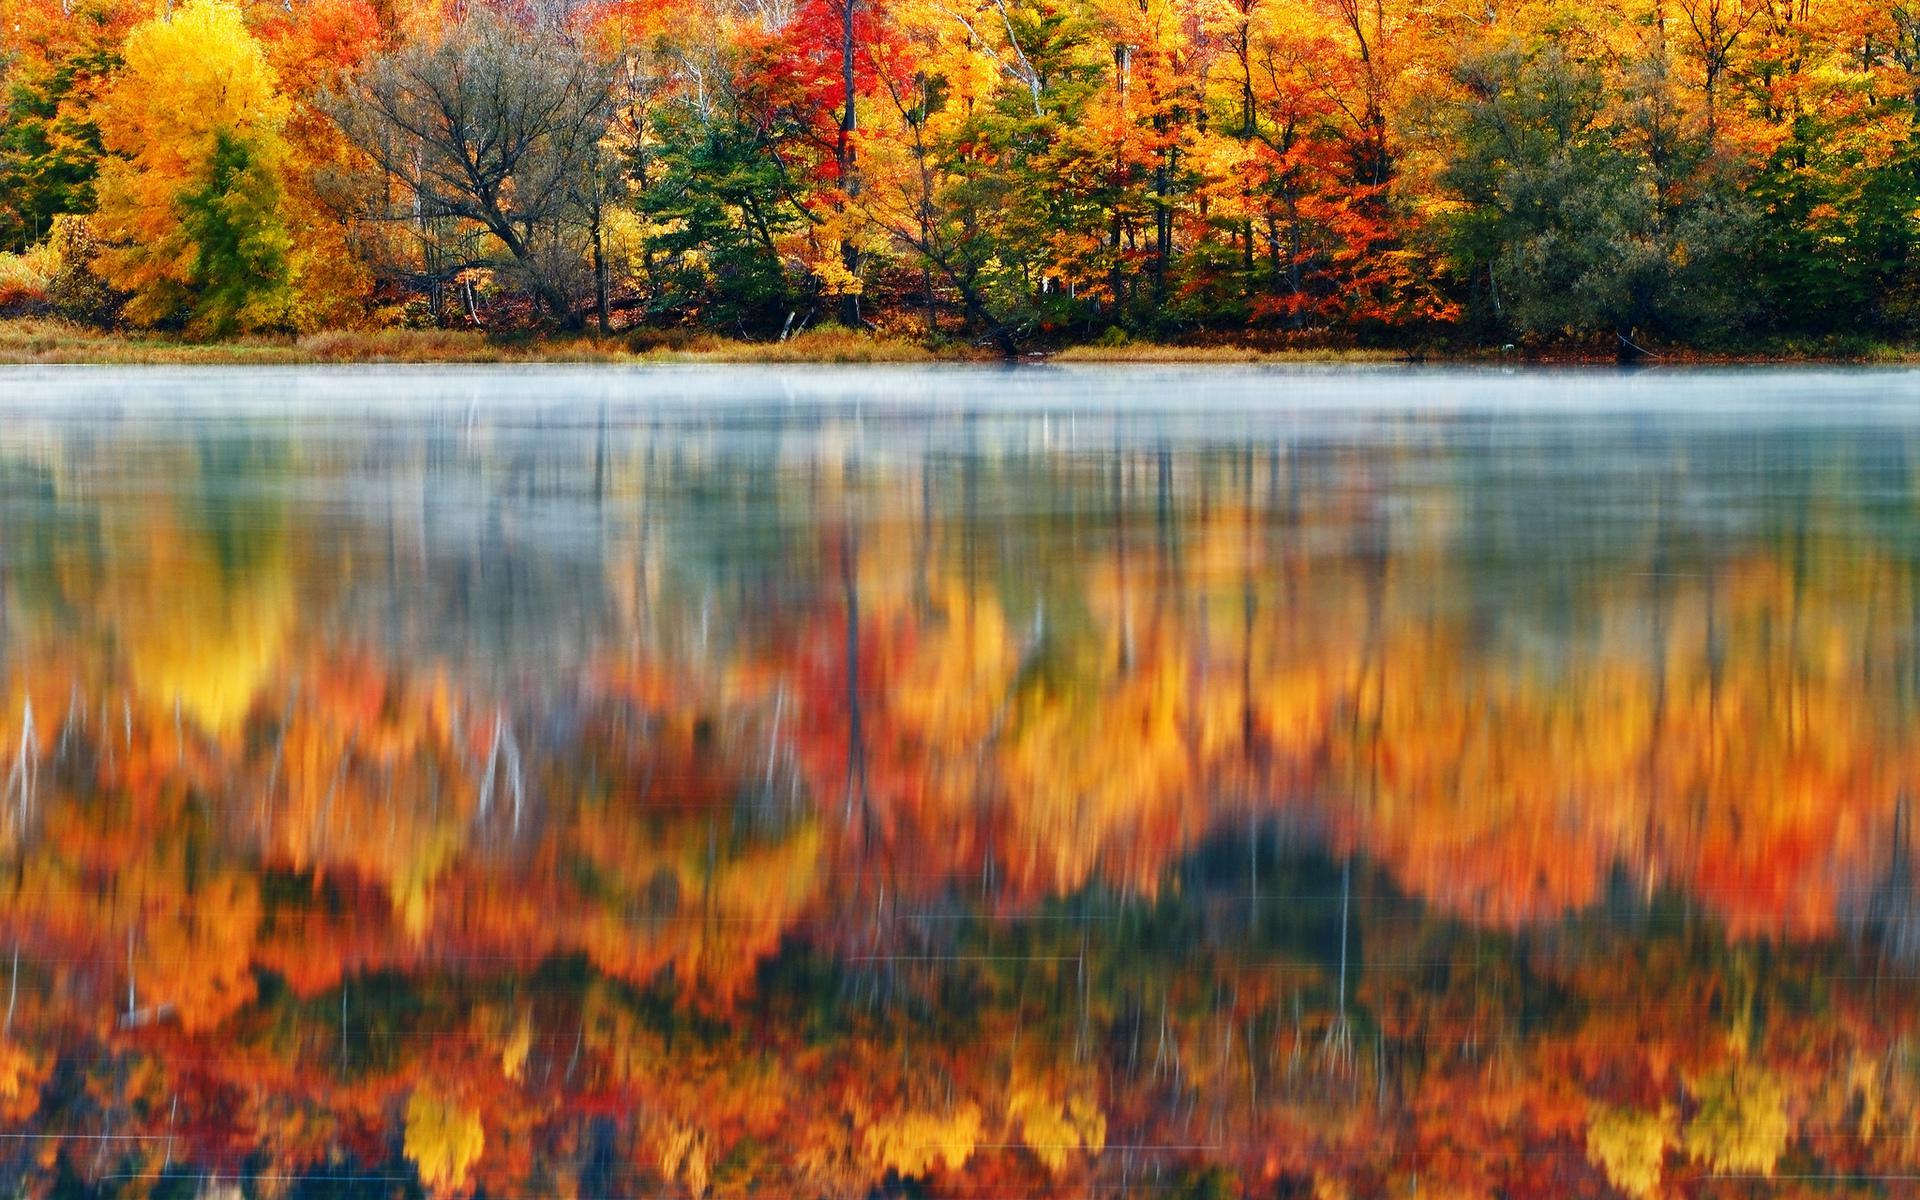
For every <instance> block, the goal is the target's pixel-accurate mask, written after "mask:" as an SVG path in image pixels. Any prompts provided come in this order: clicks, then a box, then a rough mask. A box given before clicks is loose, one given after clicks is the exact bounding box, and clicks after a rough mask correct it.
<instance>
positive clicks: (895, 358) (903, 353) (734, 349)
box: [641, 325, 959, 363]
mask: <svg viewBox="0 0 1920 1200" xmlns="http://www.w3.org/2000/svg"><path fill="white" fill-rule="evenodd" d="M641 357H642V358H643V359H645V360H647V361H650V362H718V363H726V362H748V363H917V362H934V361H936V360H938V359H941V358H952V357H959V356H957V355H951V354H948V355H941V354H935V353H934V352H933V351H932V350H929V349H928V348H927V347H926V346H923V345H921V344H920V343H919V342H912V341H907V340H905V339H901V338H880V337H873V336H872V335H870V334H865V333H856V332H854V331H853V330H850V329H844V328H841V327H840V326H838V325H826V326H821V327H818V328H815V329H807V330H803V331H801V332H800V333H796V334H794V335H793V336H792V337H790V338H787V339H786V340H785V341H779V342H740V341H734V340H733V339H731V338H723V337H718V336H715V335H712V334H701V335H697V336H695V337H692V338H689V339H686V340H684V341H681V342H678V343H675V344H667V345H658V346H654V347H652V348H649V349H646V350H644V351H642V354H641Z"/></svg>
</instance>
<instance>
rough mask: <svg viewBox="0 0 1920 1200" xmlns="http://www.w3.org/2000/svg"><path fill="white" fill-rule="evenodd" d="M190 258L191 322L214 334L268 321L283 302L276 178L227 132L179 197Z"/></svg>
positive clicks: (287, 243)
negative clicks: (196, 183) (200, 178)
mask: <svg viewBox="0 0 1920 1200" xmlns="http://www.w3.org/2000/svg"><path fill="white" fill-rule="evenodd" d="M180 209H181V222H182V224H183V225H184V226H185V228H186V231H187V236H188V237H189V238H190V239H192V242H193V245H194V248H195V255H194V265H193V271H192V276H191V283H192V286H193V289H194V292H195V296H194V300H193V317H192V323H193V325H194V326H195V328H197V329H201V330H204V331H206V332H208V333H211V334H215V335H220V334H225V333H229V332H231V331H232V330H234V329H236V328H240V327H246V326H253V325H259V324H266V323H271V314H273V313H275V312H282V311H284V310H285V308H286V305H287V304H288V303H290V302H291V300H292V294H291V290H290V289H289V287H288V277H287V254H288V251H289V250H290V249H291V248H292V242H291V239H290V238H289V237H288V235H287V230H286V226H285V224H283V223H282V221H281V220H280V215H279V213H280V181H279V179H278V178H277V177H276V175H275V173H274V171H273V170H272V168H271V165H270V164H269V163H267V162H264V161H262V158H261V156H260V155H259V154H258V153H257V152H256V151H255V149H254V148H253V147H252V146H250V145H249V144H248V143H247V142H246V141H245V140H243V139H241V138H239V137H236V136H234V135H233V134H232V133H231V132H229V131H227V130H221V131H219V132H218V133H217V134H216V135H215V139H214V148H213V155H212V162H211V163H210V164H209V170H208V178H207V181H206V183H205V184H204V185H202V186H201V187H198V188H195V189H194V190H193V191H191V192H189V193H187V194H186V195H185V196H182V197H181V198H180Z"/></svg>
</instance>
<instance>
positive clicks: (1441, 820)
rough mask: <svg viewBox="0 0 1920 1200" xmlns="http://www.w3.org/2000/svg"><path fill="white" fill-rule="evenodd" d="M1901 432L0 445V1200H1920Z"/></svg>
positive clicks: (664, 434)
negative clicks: (831, 1199)
mask: <svg viewBox="0 0 1920 1200" xmlns="http://www.w3.org/2000/svg"><path fill="white" fill-rule="evenodd" d="M1916 395H1920V380H1917V377H1916V376H1915V375H1913V374H1912V373H1909V372H1904V371H1891V370H1889V371H1880V370H1766V371H1760V370H1727V371H1719V370H1685V371H1681V370H1665V369H1652V370H1642V371H1636V372H1618V371H1598V370H1569V371H1521V370H1513V371H1507V370H1491V369H1489V370H1439V369H1435V370H1428V369H1414V368H1399V367H1379V368H1348V367H1341V368H1337V369H1336V368H1284V369H1282V368H1246V369H1234V368H1207V369H1196V368H1176V367H1168V368H1140V367H1128V368H1126V369H1124V370H1122V369H1104V368H1093V367H1073V368H1064V367H1032V368H1027V367H1023V368H1018V369H998V368H958V367H955V368H945V367H943V368H859V369H837V368H824V367H823V368H800V369H794V368H785V369H778V370H775V369H768V368H751V367H711V368H710V367H688V368H646V369H638V370H618V369H605V368H565V367H552V368H487V369H484V370H470V371H469V370H446V369H444V368H433V369H424V368H410V367H394V368H383V367H368V368H342V369H306V368H301V369H280V368H262V369H247V370H241V371H233V370H177V371H176V370H151V369H148V370H139V371H118V370H112V369H93V368H82V369H52V370H21V371H8V372H4V373H0V785H4V786H3V788H0V975H4V976H5V978H4V979H0V986H4V987H6V989H7V992H8V996H9V999H8V1002H7V1016H6V1022H5V1028H4V1033H0V1127H3V1128H4V1129H6V1130H9V1131H12V1132H13V1133H14V1134H15V1135H16V1136H13V1137H10V1138H8V1139H5V1140H0V1174H4V1175H5V1176H6V1177H7V1178H8V1179H12V1180H18V1181H19V1182H20V1183H21V1185H22V1187H23V1188H24V1189H25V1191H26V1192H27V1193H29V1194H34V1195H40V1194H56V1192H57V1190H58V1189H61V1188H65V1189H69V1190H68V1191H66V1192H60V1193H58V1194H80V1195H121V1194H127V1195H133V1194H139V1195H163V1194H164V1195H175V1194H179V1195H196V1194H204V1193H205V1192H206V1191H207V1189H209V1188H211V1187H213V1186H214V1183H213V1182H211V1181H215V1180H225V1181H226V1183H225V1184H224V1185H222V1186H233V1187H237V1188H240V1189H242V1190H243V1192H244V1193H245V1194H247V1195H258V1196H267V1195H276V1196H277V1195H322V1194H325V1195H339V1194H356V1195H357V1194H364V1195H382V1196H385V1195H390V1194H405V1193H406V1192H407V1190H408V1189H424V1190H425V1191H426V1192H428V1193H438V1194H467V1193H477V1194H484V1195H488V1196H535V1195H575V1196H582V1197H585V1196H626V1195H634V1196H640V1195H645V1196H680V1195H692V1196H707V1195H741V1196H747V1195H775V1196H802V1195H805V1196H866V1195H872V1194H885V1195H945V1196H1001V1195H1014V1194H1024V1195H1054V1194H1058V1195H1062V1196H1068V1195H1073V1196H1082V1195H1090V1194H1091V1195H1100V1196H1107V1195H1114V1196H1121V1195H1132V1194H1135V1193H1142V1194H1152V1195H1156V1196H1165V1195H1174V1196H1195V1197H1198V1196H1227V1195H1240V1196H1247V1197H1252V1196H1293V1195H1302V1196H1304V1195H1314V1196H1322V1197H1327V1196H1342V1195H1344V1196H1352V1197H1360V1196H1373V1195H1429V1194H1431V1195H1488V1196H1492V1195H1505V1196H1523V1195H1540V1196H1566V1195H1594V1196H1600V1195H1614V1194H1621V1193H1626V1194H1633V1195H1644V1196H1650V1195H1660V1194H1679V1193H1680V1192H1682V1191H1686V1190H1689V1189H1690V1190H1692V1191H1696V1192H1697V1191H1699V1190H1700V1189H1702V1188H1704V1189H1708V1190H1709V1191H1711V1190H1712V1189H1717V1188H1724V1187H1736V1186H1748V1185H1751V1186H1755V1187H1762V1188H1765V1189H1767V1190H1766V1194H1768V1195H1794V1194H1798V1193H1797V1192H1795V1191H1793V1189H1794V1188H1797V1187H1804V1188H1806V1189H1808V1191H1809V1194H1813V1193H1814V1192H1816V1191H1818V1190H1819V1189H1821V1188H1825V1189H1827V1191H1825V1192H1820V1193H1819V1194H1830V1193H1831V1189H1832V1188H1834V1187H1836V1186H1838V1187H1844V1188H1850V1189H1856V1190H1861V1191H1866V1192H1869V1193H1871V1192H1874V1191H1876V1190H1877V1191H1879V1192H1881V1193H1883V1194H1897V1192H1898V1190H1899V1188H1901V1187H1903V1186H1908V1185H1906V1184H1903V1183H1901V1182H1900V1181H1901V1180H1905V1179H1910V1178H1912V1177H1913V1176H1914V1175H1915V1174H1916V1173H1920V1158H1917V1157H1916V1156H1920V1149H1916V1147H1920V1128H1917V1127H1916V1125H1915V1121H1916V1116H1915V1114H1916V1112H1920V1043H1917V1042H1916V1041H1915V1040H1914V1037H1915V1025H1916V1019H1917V1018H1920V1007H1916V1000H1917V999H1920V996H1916V992H1915V985H1914V973H1915V960H1916V957H1920V895H1917V894H1916V892H1915V882H1914V879H1913V875H1912V869H1911V851H1912V845H1913V842H1914V835H1913V830H1912V819H1911V814H1910V811H1909V810H1910V802H1911V800H1912V798H1913V797H1914V795H1915V794H1916V785H1920V724H1917V723H1916V718H1917V717H1920V473H1917V471H1916V468H1917V467H1920V404H1916V403H1915V402H1914V397H1915V396H1916ZM109 1135H110V1136H109ZM1761 1178H1766V1179H1768V1182H1767V1183H1765V1184H1760V1183H1758V1182H1757V1181H1758V1180H1759V1179H1761ZM1740 1181H1745V1182H1740ZM169 1188H175V1189H179V1190H176V1191H168V1190H167V1189H169ZM328 1189H331V1190H328ZM1715 1194H1718V1193H1715Z"/></svg>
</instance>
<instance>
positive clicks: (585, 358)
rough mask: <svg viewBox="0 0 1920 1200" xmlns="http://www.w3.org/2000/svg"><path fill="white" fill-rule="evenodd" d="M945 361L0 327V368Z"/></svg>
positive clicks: (801, 340)
mask: <svg viewBox="0 0 1920 1200" xmlns="http://www.w3.org/2000/svg"><path fill="white" fill-rule="evenodd" d="M939 357H942V356H940V355H936V354H935V353H934V352H933V351H931V350H929V349H927V348H926V347H925V346H922V345H920V344H918V343H916V342H910V341H904V340H898V339H889V338H875V337H871V336H869V335H867V334H864V333H854V332H851V331H849V330H845V329H838V328H833V327H827V328H821V329H813V330H808V331H806V332H803V333H800V334H797V335H795V336H793V337H790V338H788V339H787V340H785V341H783V342H745V341H735V340H733V339H730V338H723V337H718V336H715V335H712V334H694V335H690V336H680V337H673V338H658V337H656V338H650V339H646V340H642V339H637V338H636V339H628V338H609V339H599V338H592V337H547V338H540V337H530V336H516V337H504V338H496V337H490V336H488V335H486V334H483V333H476V332H470V331H462V330H439V329H374V330H355V329H341V330H329V331H326V332H323V333H313V334H308V335H306V336H305V337H301V338H297V339H296V338H290V337H252V338H240V339H236V340H232V341H225V342H192V341H187V340H184V339H181V338H176V337H168V336H164V335H158V334H135V333H110V332H106V331H103V330H99V329H92V328H89V327H86V326H81V325H74V324H70V323H68V322H65V321H60V320H54V319H50V318H26V317H22V318H16V319H13V320H0V363H16V364H17V363H102V364H126V363H155V364H175V365H186V366H208V365H218V364H280V363H535V362H606V363H642V362H711V363H727V362H739V363H807V362H818V363H881V362H887V363H911V362H932V361H935V360H936V359H937V358H939Z"/></svg>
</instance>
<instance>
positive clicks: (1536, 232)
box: [1441, 43, 1752, 338]
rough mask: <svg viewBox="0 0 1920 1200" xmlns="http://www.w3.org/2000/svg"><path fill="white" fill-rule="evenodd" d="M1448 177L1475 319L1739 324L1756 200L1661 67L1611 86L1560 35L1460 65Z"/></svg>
mask: <svg viewBox="0 0 1920 1200" xmlns="http://www.w3.org/2000/svg"><path fill="white" fill-rule="evenodd" d="M1457 77H1458V80H1459V83H1460V85H1461V88H1462V92H1463V94H1464V98H1463V99H1462V101H1461V102H1460V103H1459V105H1458V107H1457V110H1456V111H1455V113H1454V114H1453V120H1452V123H1451V129H1450V130H1449V133H1450V138H1451V143H1452V145H1451V150H1452V154H1451V162H1450V165H1449V166H1448V167H1447V168H1446V169H1445V170H1444V171H1443V172H1442V173H1441V181H1442V183H1443V185H1444V186H1445V187H1446V188H1447V189H1449V190H1450V191H1451V192H1452V193H1453V194H1454V195H1455V196H1456V197H1457V198H1458V199H1459V200H1461V201H1463V202H1464V207H1463V211H1461V212H1460V213H1459V214H1458V215H1457V216H1455V217H1453V218H1452V220H1451V222H1450V225H1449V228H1448V230H1447V238H1448V251H1449V255H1450V257H1451V259H1452V262H1453V264H1454V267H1455V269H1456V270H1457V271H1459V272H1460V273H1461V274H1462V275H1464V276H1465V277H1466V278H1468V279H1469V280H1470V281H1471V287H1472V299H1473V301H1474V308H1475V315H1476V316H1477V317H1478V318H1479V320H1480V322H1481V323H1482V325H1483V327H1491V329H1492V330H1494V331H1496V332H1522V333H1525V332H1533V333H1543V334H1549V335H1554V334H1575V335H1580V334H1590V333H1595V332H1614V333H1618V334H1619V335H1621V336H1622V337H1623V338H1625V337H1634V336H1638V335H1639V334H1641V333H1654V334H1660V335H1667V336H1685V335H1689V334H1712V333H1719V332H1724V331H1726V330H1727V329H1729V328H1731V327H1733V326H1735V325H1736V324H1737V323H1738V322H1739V320H1740V318H1741V315H1742V314H1741V312H1740V300H1739V297H1738V292H1737V289H1738V288H1739V287H1740V286H1741V279H1742V273H1741V271H1740V270H1739V265H1740V263H1741V261H1742V259H1743V258H1744V256H1745V255H1746V254H1747V252H1748V247H1749V245H1750V243H1751V238H1752V216H1751V210H1750V207H1749V206H1748V205H1747V203H1746V202H1745V200H1744V199H1743V198H1742V196H1741V194H1740V191H1739V189H1738V187H1737V186H1736V182H1735V181H1734V180H1733V179H1732V177H1731V176H1730V174H1729V173H1728V172H1727V170H1726V169H1725V166H1724V164H1723V163H1722V162H1721V161H1719V160H1718V159H1716V158H1715V157H1714V156H1713V153H1712V151H1711V146H1710V143H1709V141H1708V139H1707V138H1706V135H1705V133H1704V130H1701V129H1696V128H1693V127H1691V126H1690V125H1689V123H1688V122H1687V120H1686V118H1685V115H1684V114H1683V113H1681V112H1680V111H1679V110H1678V108H1677V106H1676V105H1675V104H1674V102H1673V99H1672V91H1671V86H1670V83H1669V80H1668V75H1667V71H1666V69H1665V63H1664V62H1663V61H1662V60H1659V59H1654V60H1651V61H1648V62H1645V63H1642V64H1638V65H1637V69H1636V70H1634V71H1631V72H1629V73H1628V74H1627V75H1626V76H1625V78H1624V79H1623V81H1622V82H1621V83H1620V84H1618V85H1616V86H1613V87H1611V88H1610V86H1609V81H1608V79H1607V78H1606V76H1605V75H1604V74H1603V72H1602V71H1601V70H1600V68H1599V67H1598V66H1597V65H1595V64H1593V63H1590V62H1586V61H1583V60H1580V59H1578V58H1574V57H1572V56H1570V55H1568V54H1566V53H1565V52H1563V51H1562V49H1561V48H1560V47H1559V46H1557V45H1554V44H1551V43H1549V44H1548V45H1546V46H1543V47H1540V48H1538V49H1535V50H1531V51H1528V50H1524V49H1522V48H1520V47H1517V46H1513V47H1508V48H1506V49H1503V50H1501V51H1498V52H1496V53H1494V54H1491V55H1488V56H1485V57H1482V58H1479V59H1475V60H1470V61H1468V62H1466V63H1464V64H1463V65H1462V66H1461V67H1460V68H1459V70H1458V72H1457Z"/></svg>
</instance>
